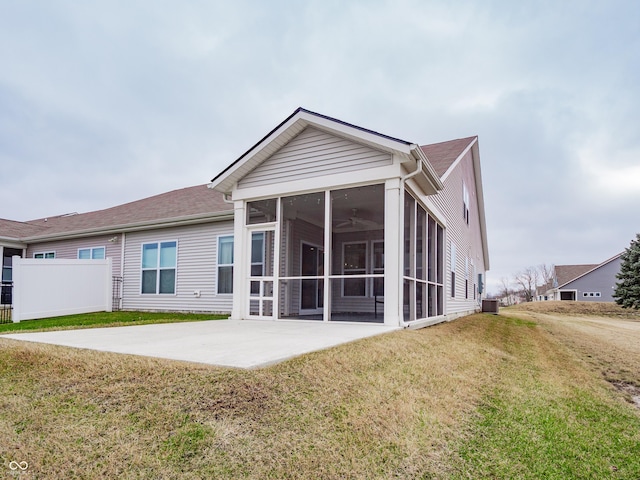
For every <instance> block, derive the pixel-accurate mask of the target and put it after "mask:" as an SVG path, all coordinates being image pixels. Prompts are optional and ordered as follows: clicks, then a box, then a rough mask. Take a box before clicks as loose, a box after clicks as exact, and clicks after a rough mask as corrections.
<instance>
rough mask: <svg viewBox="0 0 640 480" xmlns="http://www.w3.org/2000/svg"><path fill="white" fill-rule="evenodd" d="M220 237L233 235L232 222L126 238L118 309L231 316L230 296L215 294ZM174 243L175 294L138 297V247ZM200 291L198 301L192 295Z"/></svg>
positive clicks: (140, 252)
mask: <svg viewBox="0 0 640 480" xmlns="http://www.w3.org/2000/svg"><path fill="white" fill-rule="evenodd" d="M220 235H233V222H231V221H229V222H220V223H212V224H206V225H196V226H188V227H177V228H167V229H162V230H151V231H145V232H136V233H129V234H127V241H126V248H125V268H124V286H123V300H122V305H123V308H124V309H127V310H166V311H202V312H231V304H232V299H233V298H232V295H218V294H217V293H216V277H217V253H218V252H217V249H218V237H219V236H220ZM171 240H176V241H177V242H178V258H177V272H176V293H175V294H173V295H142V294H141V293H140V282H141V254H142V244H143V243H152V242H163V241H171ZM196 290H198V291H200V297H196V296H195V295H194V291H196Z"/></svg>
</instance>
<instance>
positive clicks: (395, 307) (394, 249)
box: [384, 178, 403, 327]
mask: <svg viewBox="0 0 640 480" xmlns="http://www.w3.org/2000/svg"><path fill="white" fill-rule="evenodd" d="M401 185H402V184H401V182H400V179H399V178H392V179H389V180H387V181H386V182H385V205H384V257H385V259H384V260H385V262H384V323H385V325H390V326H394V327H397V326H401V325H402V252H403V249H402V248H401V247H402V218H403V217H402V211H401V207H402V201H401V199H402V193H403V192H402V191H401V188H400V187H401Z"/></svg>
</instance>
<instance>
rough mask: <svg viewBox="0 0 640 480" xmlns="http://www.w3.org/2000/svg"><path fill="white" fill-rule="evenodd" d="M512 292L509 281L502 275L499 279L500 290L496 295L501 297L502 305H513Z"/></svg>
mask: <svg viewBox="0 0 640 480" xmlns="http://www.w3.org/2000/svg"><path fill="white" fill-rule="evenodd" d="M513 293H514V292H513V288H512V287H511V281H510V280H509V279H508V278H506V277H502V278H501V279H500V291H499V292H498V296H499V297H500V298H501V299H502V302H503V305H505V306H507V307H508V306H509V305H513V303H514V296H513Z"/></svg>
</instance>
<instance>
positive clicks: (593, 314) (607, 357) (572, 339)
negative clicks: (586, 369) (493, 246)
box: [505, 302, 640, 401]
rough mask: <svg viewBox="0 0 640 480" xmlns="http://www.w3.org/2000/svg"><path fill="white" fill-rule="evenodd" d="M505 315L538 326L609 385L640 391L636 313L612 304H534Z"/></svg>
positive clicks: (639, 330)
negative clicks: (530, 321) (536, 323)
mask: <svg viewBox="0 0 640 480" xmlns="http://www.w3.org/2000/svg"><path fill="white" fill-rule="evenodd" d="M559 310H563V311H566V312H569V313H567V314H558V311H559ZM620 311H622V313H620ZM505 312H506V313H505V314H508V315H512V316H517V317H519V318H526V319H529V320H535V321H536V322H538V323H539V324H540V325H541V326H543V327H544V328H545V329H546V330H547V331H548V332H549V333H550V334H551V335H552V336H553V337H554V338H555V339H556V340H557V341H559V342H561V343H562V344H563V345H565V346H567V347H568V348H570V349H571V350H572V351H575V352H576V354H577V355H578V357H579V358H580V359H581V360H582V361H584V362H586V363H588V364H589V365H590V366H591V368H592V369H594V370H595V371H597V372H598V373H600V374H601V375H602V376H603V377H604V378H605V379H606V380H608V381H609V382H611V383H612V384H615V385H618V386H621V385H624V384H626V385H629V386H630V387H631V390H632V389H633V387H635V388H640V312H639V311H637V310H628V309H623V308H622V307H619V306H618V305H616V304H612V303H590V302H536V303H531V304H525V305H522V306H518V308H513V309H511V308H510V309H505ZM624 389H625V388H622V390H624ZM627 398H628V399H629V400H630V401H631V400H632V397H631V396H628V397H627Z"/></svg>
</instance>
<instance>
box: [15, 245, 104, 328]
mask: <svg viewBox="0 0 640 480" xmlns="http://www.w3.org/2000/svg"><path fill="white" fill-rule="evenodd" d="M110 311H112V283H111V259H110V258H107V259H105V260H65V259H32V258H29V259H26V258H19V257H13V315H12V320H13V321H14V322H19V321H20V320H30V319H34V318H48V317H59V316H61V315H74V314H78V313H90V312H110Z"/></svg>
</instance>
